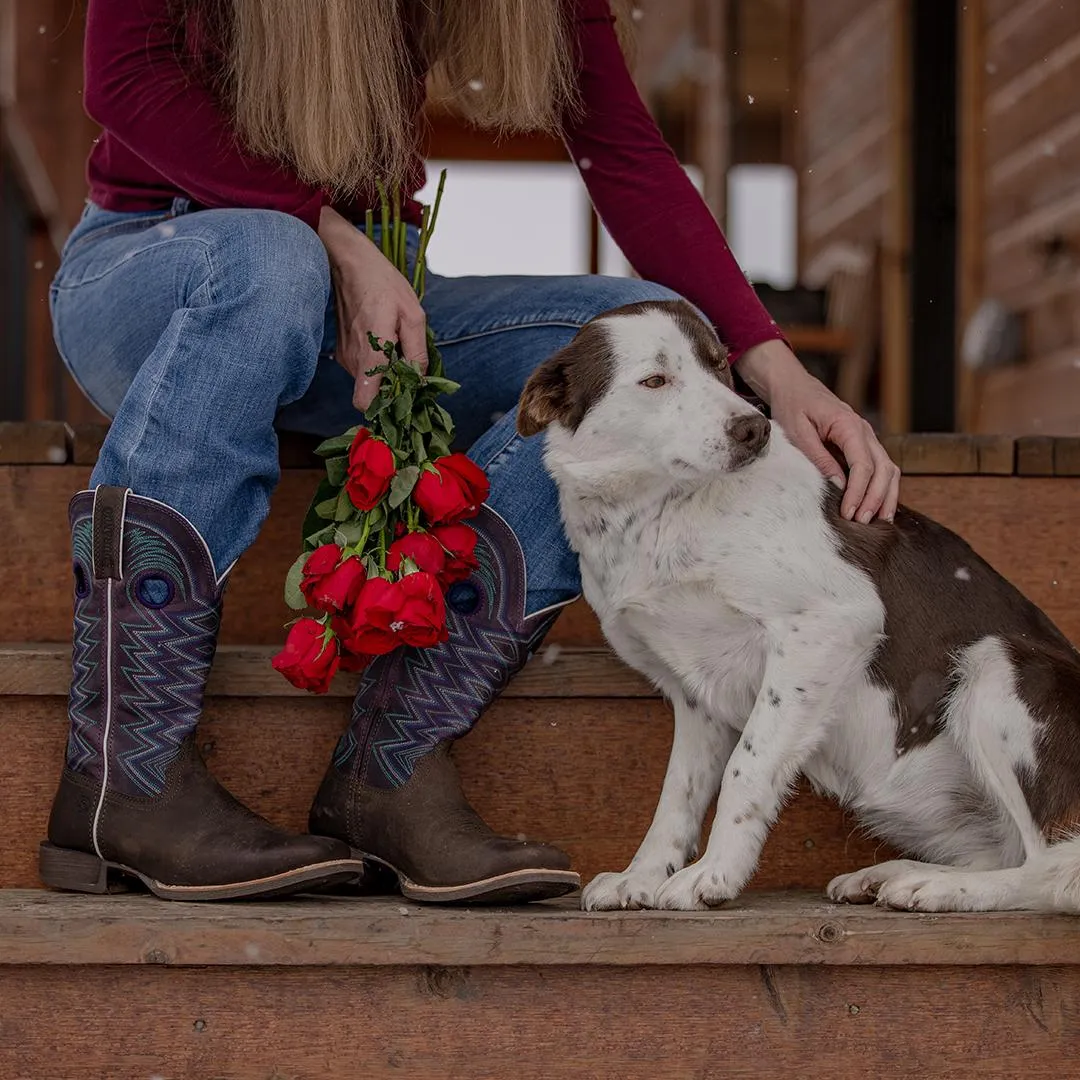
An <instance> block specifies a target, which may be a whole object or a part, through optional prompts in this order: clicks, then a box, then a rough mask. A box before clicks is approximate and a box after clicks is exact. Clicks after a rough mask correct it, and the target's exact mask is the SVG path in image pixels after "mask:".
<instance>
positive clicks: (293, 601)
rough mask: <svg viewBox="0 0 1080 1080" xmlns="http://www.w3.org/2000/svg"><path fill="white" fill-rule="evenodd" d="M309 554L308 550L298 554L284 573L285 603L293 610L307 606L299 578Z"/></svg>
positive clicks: (301, 609)
mask: <svg viewBox="0 0 1080 1080" xmlns="http://www.w3.org/2000/svg"><path fill="white" fill-rule="evenodd" d="M310 554H311V553H310V552H309V551H305V552H304V553H303V554H302V555H298V556H297V557H296V561H295V562H294V563H293V564H292V566H290V567H289V572H288V573H287V574H286V575H285V603H286V604H288V605H289V607H291V608H292V609H293V611H303V610H304V608H306V607H307V601H306V600H305V599H304V594H303V593H302V592H301V591H300V579H301V578H302V577H303V575H304V563H306V562H307V561H308V556H309V555H310Z"/></svg>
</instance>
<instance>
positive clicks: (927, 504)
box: [0, 466, 1080, 645]
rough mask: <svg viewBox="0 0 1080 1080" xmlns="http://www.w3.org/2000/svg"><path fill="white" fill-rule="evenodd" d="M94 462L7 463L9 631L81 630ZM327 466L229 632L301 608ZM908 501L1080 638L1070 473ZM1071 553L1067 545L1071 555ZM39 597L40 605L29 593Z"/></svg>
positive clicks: (240, 597)
mask: <svg viewBox="0 0 1080 1080" xmlns="http://www.w3.org/2000/svg"><path fill="white" fill-rule="evenodd" d="M88 475H89V470H88V469H86V468H85V467H74V466H69V467H66V468H57V467H47V466H27V467H11V468H8V467H4V466H0V530H2V534H3V536H4V537H5V541H6V542H5V543H4V544H3V545H0V581H18V582H22V583H23V588H22V589H21V590H19V591H16V592H12V591H11V590H8V591H6V592H4V591H0V641H16V642H26V641H63V640H66V639H68V638H69V637H70V634H71V606H70V605H71V594H70V589H71V579H70V573H71V570H70V552H69V539H68V531H67V521H66V514H67V502H68V499H69V498H70V497H71V495H72V493H73V492H75V491H78V490H79V489H80V488H82V487H83V486H85V483H86V480H87V477H88ZM316 479H317V474H316V473H315V472H313V471H310V470H304V469H296V470H288V471H287V472H286V473H285V474H284V476H283V478H282V482H281V484H280V485H279V487H278V490H277V492H276V493H275V495H274V498H273V503H272V508H271V513H270V517H269V519H268V521H267V522H266V524H265V525H264V527H263V530H262V532H261V534H260V536H259V538H258V539H257V540H256V542H255V544H254V545H253V547H252V549H251V550H250V551H249V552H248V553H246V554H245V555H244V557H243V558H242V559H241V560H240V564H239V566H238V567H237V569H236V571H235V572H234V574H233V575H232V577H231V578H230V582H229V588H228V592H227V594H226V600H225V616H224V623H223V630H222V635H223V636H222V640H223V642H224V643H226V644H237V645H241V644H242V645H252V644H255V645H277V644H280V642H281V641H282V640H283V639H284V632H283V629H282V628H283V626H284V624H285V622H286V621H287V620H288V619H289V618H290V617H291V615H290V612H289V610H288V609H287V608H286V607H285V604H284V602H283V601H282V600H281V598H280V597H281V583H282V582H283V581H284V580H285V573H286V571H287V570H288V567H289V564H290V563H291V562H292V560H293V558H294V557H295V552H296V546H297V536H296V534H297V532H298V529H297V522H299V521H300V520H301V518H302V515H303V513H304V510H305V509H306V507H307V504H308V501H309V499H310V495H311V491H312V490H313V489H314V485H315V482H316ZM902 497H903V499H904V502H905V503H906V504H907V505H909V506H911V507H912V508H914V509H916V510H920V511H922V512H923V513H926V514H929V515H930V516H931V517H933V518H935V519H936V520H938V521H940V522H941V523H942V524H943V525H947V526H948V527H949V528H951V529H953V530H955V531H956V532H958V533H959V534H960V535H961V536H963V537H964V538H965V539H966V540H967V541H968V542H969V543H970V544H972V546H973V547H974V548H975V550H976V551H978V552H979V554H980V555H982V556H983V558H985V559H987V560H988V561H989V562H991V563H992V564H993V565H994V566H995V567H996V568H997V569H998V570H999V571H1000V572H1001V573H1002V574H1004V575H1005V576H1006V577H1007V578H1009V579H1010V580H1011V581H1013V582H1014V583H1015V584H1016V585H1017V587H1018V588H1020V589H1021V591H1023V592H1024V593H1026V594H1027V595H1028V596H1029V597H1030V598H1031V599H1032V600H1033V601H1034V602H1035V603H1037V604H1039V605H1040V606H1041V607H1043V608H1044V610H1045V611H1046V612H1047V614H1048V615H1050V617H1051V618H1052V619H1054V621H1055V622H1057V623H1058V624H1059V625H1060V626H1061V628H1062V630H1063V631H1064V632H1065V633H1066V634H1068V635H1069V636H1070V637H1072V638H1073V639H1074V640H1076V641H1080V574H1067V575H1065V578H1066V580H1065V581H1063V583H1062V585H1063V587H1062V588H1059V589H1050V588H1049V583H1050V581H1051V580H1052V579H1057V578H1061V577H1062V575H1061V574H1060V572H1059V571H1060V570H1061V564H1062V560H1063V558H1064V559H1065V560H1066V565H1068V562H1069V560H1071V559H1072V557H1073V556H1072V554H1071V553H1073V552H1074V551H1075V542H1074V541H1075V537H1076V536H1077V535H1078V534H1080V480H1078V479H1075V478H1069V477H1058V478H1053V477H1051V478H1049V479H1044V478H1031V477H1028V478H1017V477H1010V476H981V477H977V476H952V477H944V476H942V477H938V476H909V477H907V478H906V480H905V481H904V484H903V489H902ZM1063 553H1065V554H1064V555H1063ZM27 596H32V597H33V603H32V604H31V603H28V602H27V601H26V597H27ZM548 640H549V641H556V642H559V643H561V644H564V645H598V644H600V642H601V638H600V632H599V628H598V626H597V623H596V620H595V618H594V617H593V615H592V614H591V612H589V611H588V609H587V608H586V606H585V605H584V604H583V603H578V604H574V605H571V607H570V609H569V610H568V611H567V612H566V613H565V614H564V615H563V616H562V617H561V618H560V619H559V622H558V623H557V624H556V626H555V629H554V630H553V631H552V633H551V635H550V636H549V638H548Z"/></svg>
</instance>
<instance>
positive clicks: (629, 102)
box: [564, 0, 783, 360]
mask: <svg viewBox="0 0 1080 1080" xmlns="http://www.w3.org/2000/svg"><path fill="white" fill-rule="evenodd" d="M574 5H575V14H576V26H577V32H578V49H579V64H580V73H579V84H578V85H579V93H580V98H581V108H580V110H579V111H578V112H577V113H576V115H572V116H570V117H569V118H568V120H567V122H566V124H565V126H564V131H565V139H566V144H567V147H568V149H569V151H570V153H571V155H572V156H573V159H574V161H575V162H576V163H577V166H578V169H579V171H580V172H581V175H582V178H583V179H584V181H585V185H586V187H587V188H588V191H589V196H590V198H591V199H592V202H593V205H594V206H595V207H596V212H597V214H598V215H599V216H600V219H601V220H602V221H603V222H604V224H605V226H606V227H607V229H608V231H609V232H610V233H611V235H612V237H613V238H614V240H615V242H616V243H617V244H618V245H619V247H620V248H621V249H622V251H623V254H624V255H625V256H626V258H627V259H628V260H629V262H630V264H631V266H633V268H634V269H635V270H636V271H637V273H639V274H640V275H641V276H642V277H643V278H647V279H649V280H651V281H655V282H657V283H658V284H660V285H665V286H667V287H668V288H669V289H674V290H675V291H676V292H678V293H679V294H680V295H682V296H684V297H686V299H687V300H689V301H690V302H691V303H693V304H695V305H697V307H699V308H700V309H701V310H702V311H703V312H704V313H705V314H706V315H707V316H708V317H709V319H711V320H712V322H713V324H714V326H715V327H716V330H717V333H718V334H719V335H720V337H721V339H722V340H723V341H724V343H725V344H726V345H727V346H728V347H729V348H730V350H731V355H732V359H733V360H735V359H738V357H739V356H740V355H742V354H743V353H744V352H746V350H747V349H749V348H751V347H752V346H754V345H757V344H760V343H761V342H763V341H769V340H772V339H777V338H779V339H782V338H783V333H782V332H781V330H780V329H779V327H777V325H776V323H775V322H773V320H772V318H771V317H770V316H769V314H768V312H767V311H766V310H765V308H764V307H763V306H762V304H761V301H760V300H759V299H758V297H757V294H756V293H755V292H754V289H753V287H752V286H751V285H750V283H749V281H747V279H746V275H745V274H744V273H743V272H742V270H741V269H740V267H739V265H738V263H737V262H736V261H735V256H734V255H733V254H732V252H731V249H730V248H729V247H728V244H727V241H726V240H725V239H724V234H723V233H722V232H721V231H720V227H719V226H718V225H717V224H716V221H715V220H714V218H713V216H712V213H711V212H710V211H709V208H708V206H707V205H706V204H705V201H704V199H702V197H701V196H700V195H699V194H698V192H697V189H696V188H695V187H694V185H693V183H691V181H690V179H689V178H688V177H687V175H686V173H685V172H684V171H683V168H682V166H681V165H680V164H679V162H678V161H677V160H676V158H675V154H674V153H673V151H672V150H671V148H670V147H669V146H668V145H667V143H666V142H665V141H664V138H663V136H662V135H661V134H660V131H659V129H658V128H657V126H656V123H655V122H654V121H653V119H652V117H651V116H650V115H649V111H648V110H647V109H646V108H645V105H644V103H643V102H642V100H641V97H640V95H639V94H638V91H637V88H636V87H635V86H634V82H633V79H632V78H631V77H630V72H629V70H628V69H627V66H626V62H625V60H624V59H623V55H622V50H621V48H620V47H619V42H618V39H617V37H616V35H615V27H614V22H615V20H614V18H613V17H612V15H611V10H610V7H609V5H608V2H607V0H574Z"/></svg>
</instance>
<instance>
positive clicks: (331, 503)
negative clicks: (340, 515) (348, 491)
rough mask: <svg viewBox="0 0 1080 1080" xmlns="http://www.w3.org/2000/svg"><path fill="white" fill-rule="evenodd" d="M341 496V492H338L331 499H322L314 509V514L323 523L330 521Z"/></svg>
mask: <svg viewBox="0 0 1080 1080" xmlns="http://www.w3.org/2000/svg"><path fill="white" fill-rule="evenodd" d="M341 494H342V493H341V492H338V493H336V494H335V495H334V496H333V497H332V498H329V499H323V501H322V502H321V503H319V505H318V506H316V507H315V513H316V514H317V515H318V516H319V517H321V518H322V519H323V520H324V521H332V520H333V517H334V511H335V510H336V509H337V504H338V499H339V497H340V496H341Z"/></svg>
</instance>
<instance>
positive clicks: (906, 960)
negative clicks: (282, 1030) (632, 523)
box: [0, 889, 1080, 969]
mask: <svg viewBox="0 0 1080 1080" xmlns="http://www.w3.org/2000/svg"><path fill="white" fill-rule="evenodd" d="M19 964H49V965H62V966H63V967H65V968H68V969H70V968H75V967H83V966H91V967H96V966H103V965H110V966H111V965H140V964H151V965H156V966H161V965H167V966H179V967H192V966H207V967H234V966H242V967H263V966H269V967H276V966H285V967H330V966H333V967H385V966H398V965H408V966H415V965H432V964H436V965H445V966H473V967H489V966H490V967H502V966H507V965H519V964H530V965H536V966H540V967H548V966H554V965H575V966H577V965H580V966H584V967H593V966H614V967H626V966H634V967H637V966H645V965H649V966H652V965H656V966H672V965H683V964H693V965H695V966H706V965H710V966H711V965H731V964H776V965H790V964H826V965H845V966H846V965H858V966H867V965H875V966H876V965H890V964H905V965H919V964H931V965H934V966H935V967H939V968H943V967H948V966H953V965H961V966H964V967H972V966H975V965H982V964H990V965H1000V964H1005V965H1011V964H1031V965H1039V966H1043V965H1055V966H1056V965H1063V964H1080V935H1078V934H1077V933H1076V920H1075V918H1072V917H1070V916H1062V915H1058V916H1053V915H1049V916H1048V915H1037V914H1034V913H1032V912H987V913H979V914H945V915H918V914H909V913H906V912H895V911H885V910H882V909H879V908H875V907H874V906H873V905H869V906H866V905H846V904H843V905H841V904H832V903H830V902H828V901H827V900H825V899H824V898H822V897H821V896H820V895H816V896H815V895H808V894H805V893H802V892H785V893H775V894H774V893H762V892H758V893H751V894H747V895H745V896H743V897H740V898H739V899H738V900H736V901H734V902H733V903H732V904H731V905H730V906H727V907H724V908H720V909H718V910H715V911H705V912H664V911H645V912H595V913H585V912H582V911H581V910H579V908H578V904H577V901H576V899H574V898H568V899H565V900H562V901H557V902H548V903H542V904H532V905H529V906H527V907H521V908H516V909H515V908H502V909H500V908H495V909H490V908H488V909H484V908H480V909H475V910H462V909H460V908H453V907H445V908H443V907H434V906H429V905H423V904H410V903H406V902H405V901H403V900H402V899H401V898H400V897H389V898H368V897H357V898H353V899H351V900H350V901H345V902H343V901H342V900H341V899H339V898H337V897H328V898H314V897H312V898H304V899H301V900H299V901H289V902H286V903H281V902H278V903H273V902H270V903H260V904H246V905H245V904H236V905H233V904H182V903H168V904H163V903H161V902H160V901H158V900H156V899H154V898H153V897H150V896H124V895H118V896H111V897H88V896H78V895H75V896H72V895H66V894H62V893H45V892H41V891H37V890H32V889H29V890H4V891H0V965H19Z"/></svg>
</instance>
